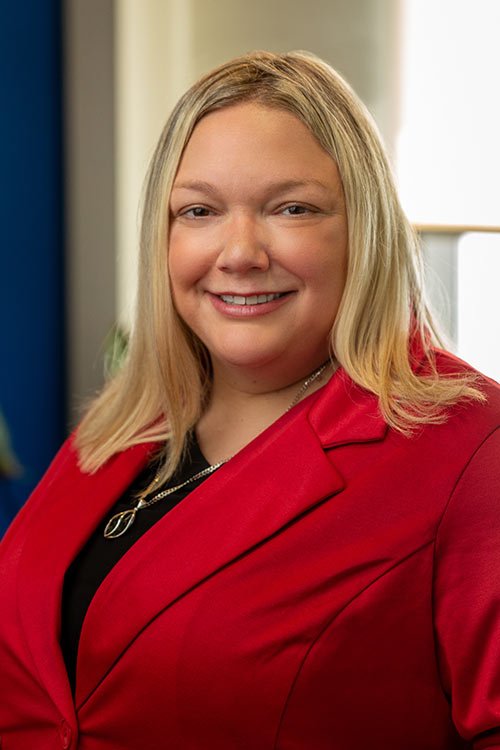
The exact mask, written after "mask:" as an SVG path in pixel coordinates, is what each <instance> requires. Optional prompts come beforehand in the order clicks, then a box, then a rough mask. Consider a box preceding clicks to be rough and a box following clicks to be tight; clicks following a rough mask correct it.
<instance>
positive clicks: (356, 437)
mask: <svg viewBox="0 0 500 750" xmlns="http://www.w3.org/2000/svg"><path fill="white" fill-rule="evenodd" d="M438 344H439V337H438V334H437V331H436V326H435V324H434V322H433V320H432V317H431V315H430V313H429V311H428V309H427V306H426V303H425V294H424V290H423V288H422V284H421V270H420V253H419V248H418V245H417V242H416V239H415V237H414V235H413V232H412V230H411V228H410V226H409V224H408V222H407V220H406V218H405V216H404V214H403V212H402V210H401V208H400V205H399V201H398V198H397V195H396V193H395V190H394V186H393V182H392V178H391V174H390V170H389V167H388V164H387V160H386V157H385V155H384V152H383V148H382V146H381V144H380V141H379V138H378V135H377V133H376V130H375V128H374V126H373V123H372V122H371V119H370V117H369V115H368V113H367V112H366V110H365V109H364V107H363V105H362V104H361V103H360V102H359V100H358V99H357V98H356V97H355V95H354V94H353V92H352V91H351V90H350V88H349V87H348V85H347V84H346V83H345V82H344V81H343V80H342V79H341V78H340V77H339V76H338V75H337V74H336V73H335V72H334V71H333V70H332V69H331V68H330V67H329V66H328V65H327V64H326V63H323V62H322V61H320V60H318V59H317V58H314V57H313V56H310V55H308V54H306V53H290V54H287V55H274V54H272V53H266V52H258V53H253V54H250V55H246V56H244V57H242V58H239V59H236V60H232V61H230V62H228V63H226V64H225V65H223V66H221V67H220V68H218V69H217V70H215V71H213V72H211V73H209V74H208V75H207V76H205V77H204V78H202V79H201V80H200V81H198V82H197V83H196V84H195V85H194V86H193V87H192V88H191V89H190V90H189V91H188V92H186V94H185V95H184V97H183V98H182V99H181V100H180V102H179V104H178V105H177V107H176V108H175V110H174V112H173V113H172V115H171V117H170V119H169V121H168V122H167V125H166V127H165V130H164V132H163V134H162V136H161V138H160V141H159V144H158V147H157V150H156V152H155V155H154V157H153V160H152V164H151V167H150V171H149V176H148V181H147V189H146V196H145V205H144V216H143V224H142V235H141V264H140V276H139V291H138V309H137V318H136V323H135V327H134V331H133V334H132V338H131V345H130V349H129V352H128V355H127V358H126V360H125V362H124V365H123V367H122V369H121V370H120V371H119V372H118V373H117V374H116V375H115V376H114V377H113V379H112V380H111V381H110V382H109V384H108V385H107V386H106V388H105V389H104V391H103V393H102V394H101V395H100V396H99V397H98V398H97V399H96V400H95V401H94V403H93V404H91V406H90V408H89V410H88V412H87V414H86V416H85V418H84V419H83V421H82V423H81V424H80V426H79V427H78V429H77V431H76V434H75V435H74V436H72V437H71V439H70V440H69V441H68V442H67V444H66V445H65V446H63V448H62V450H61V452H60V454H59V455H58V456H57V457H56V459H55V460H54V463H53V465H52V466H51V468H50V469H49V472H48V474H47V476H46V477H45V479H44V480H43V481H42V483H41V484H40V486H39V488H38V489H37V491H36V492H35V494H34V496H33V497H32V499H31V500H30V502H29V503H27V505H26V507H25V509H24V510H23V513H22V514H20V516H19V518H18V519H17V521H16V522H15V523H14V525H13V526H12V528H11V530H10V533H9V535H8V536H7V538H6V540H5V541H4V543H3V545H2V548H1V549H0V565H1V569H2V570H3V571H4V581H3V582H2V583H3V585H2V587H0V607H1V611H2V612H3V613H4V615H3V617H2V624H1V625H0V662H1V663H2V665H3V672H2V675H1V676H0V690H1V691H2V695H3V700H2V703H1V704H0V728H1V729H0V731H1V732H2V733H3V734H4V735H5V744H6V747H9V748H11V749H17V750H28V748H29V750H31V748H32V747H34V746H36V747H42V746H43V747H45V746H47V747H49V746H52V745H53V744H54V742H55V741H56V739H55V735H56V733H58V734H59V739H60V740H61V741H62V742H63V745H64V746H65V747H70V746H72V747H73V746H74V747H75V748H77V747H81V748H82V750H107V748H110V747H113V748H120V750H134V749H135V748H137V747H140V748H141V750H153V748H157V747H164V746H167V745H168V746H169V747H173V748H182V750H201V749H202V748H203V750H211V749H212V748H213V749H214V750H215V748H217V750H234V748H238V750H255V748H259V749H260V748H269V750H271V748H273V749H274V750H285V748H286V749H287V750H365V748H368V747H369V748H371V749H372V750H379V748H380V750H382V749H384V750H386V749H387V748H390V749H391V750H422V748H425V749H426V750H459V748H460V750H464V748H470V749H471V750H472V748H474V750H486V748H494V747H500V699H499V697H498V696H499V694H500V690H499V685H500V618H499V617H498V611H500V585H499V583H498V581H499V580H500V558H499V555H498V549H499V546H500V545H499V542H500V520H499V519H500V514H499V513H498V502H499V500H500V462H499V461H498V456H499V455H500V430H499V425H500V393H499V388H498V386H497V385H496V384H494V383H493V382H492V381H488V379H487V378H484V377H483V376H481V375H480V374H479V373H477V372H475V371H473V370H472V368H470V367H469V366H468V365H466V364H465V363H463V362H460V361H458V360H457V359H455V358H454V357H453V356H452V355H450V354H448V353H446V352H445V351H443V350H442V349H439V348H438ZM54 519H55V520H56V523H54ZM49 532H50V533H49ZM138 685H140V686H141V689H140V691H138V690H137V686H138ZM7 686H8V689H7ZM166 707H168V710H166ZM57 741H59V740H57Z"/></svg>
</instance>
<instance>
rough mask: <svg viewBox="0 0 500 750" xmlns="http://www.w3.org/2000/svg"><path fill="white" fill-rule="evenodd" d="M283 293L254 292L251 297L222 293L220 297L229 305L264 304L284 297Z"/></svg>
mask: <svg viewBox="0 0 500 750" xmlns="http://www.w3.org/2000/svg"><path fill="white" fill-rule="evenodd" d="M282 296H283V295H282V294H254V295H252V296H251V297H240V296H239V295H236V294H221V295H220V298H221V300H222V301H223V302H226V304H228V305H262V304H264V302H272V301H273V299H278V297H282Z"/></svg>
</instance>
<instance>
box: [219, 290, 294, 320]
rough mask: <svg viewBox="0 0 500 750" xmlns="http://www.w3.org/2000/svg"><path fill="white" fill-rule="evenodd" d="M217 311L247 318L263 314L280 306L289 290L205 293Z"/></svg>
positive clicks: (230, 315)
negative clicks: (248, 292) (256, 292)
mask: <svg viewBox="0 0 500 750" xmlns="http://www.w3.org/2000/svg"><path fill="white" fill-rule="evenodd" d="M207 294H208V296H209V298H210V301H211V303H212V305H213V306H214V307H215V309H216V310H218V312H220V313H222V314H224V315H227V316H229V317H232V318H249V317H256V316H258V315H264V314H266V313H269V312H272V311H273V310H276V309H278V308H279V307H281V306H282V305H283V304H284V303H285V302H286V301H287V299H288V298H289V296H290V294H291V292H261V293H258V294H248V295H242V294H234V293H229V292H228V293H226V292H224V293H223V294H213V293H212V292H208V293H207Z"/></svg>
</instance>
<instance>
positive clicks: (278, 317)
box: [169, 103, 347, 382]
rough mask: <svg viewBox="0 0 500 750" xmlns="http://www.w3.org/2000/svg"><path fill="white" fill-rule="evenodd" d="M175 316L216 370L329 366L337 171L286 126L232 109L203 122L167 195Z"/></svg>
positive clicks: (337, 264)
mask: <svg viewBox="0 0 500 750" xmlns="http://www.w3.org/2000/svg"><path fill="white" fill-rule="evenodd" d="M170 212H171V229H170V246H169V272H170V278H171V284H172V290H173V296H174V301H175V306H176V308H177V311H178V313H179V314H180V316H181V317H182V318H183V319H184V321H185V323H187V325H188V326H189V328H191V330H192V331H194V333H195V334H196V335H197V336H198V337H199V339H201V341H203V343H204V344H205V346H206V347H207V349H208V350H209V352H210V354H211V357H212V361H213V364H214V369H215V372H217V368H224V367H228V366H229V367H230V368H233V369H234V368H243V369H244V370H245V371H247V372H250V371H253V373H254V374H255V376H256V377H258V373H259V371H260V370H262V368H264V369H265V368H273V369H274V370H276V368H277V369H278V370H282V371H283V373H289V375H290V382H292V381H293V379H294V378H296V379H298V378H300V377H302V376H303V375H304V374H307V373H309V372H310V371H312V370H313V369H314V368H315V367H317V366H319V365H320V364H321V363H322V362H324V361H325V360H326V359H327V358H328V336H329V332H330V330H331V328H332V325H333V322H334V320H335V316H336V314H337V309H338V306H339V302H340V298H341V296H342V292H343V289H344V284H345V276H346V261H347V220H346V212H345V206H344V195H343V190H342V184H341V181H340V178H339V174H338V171H337V167H336V165H335V163H334V161H333V160H332V159H331V158H330V156H329V155H328V154H327V153H326V152H325V151H324V150H323V149H322V148H321V146H320V145H319V144H318V142H317V141H316V139H315V138H314V137H313V136H312V134H311V133H310V131H309V130H308V129H307V128H306V126H305V125H304V124H303V123H302V122H301V121H300V120H298V119H297V118H296V117H295V116H294V115H292V114H289V113H288V112H285V111H283V110H280V109H271V108H268V107H264V106H262V105H259V104H254V103H242V104H237V105H233V106H231V107H228V108H226V109H222V110H219V111H216V112H213V113H210V114H209V115H206V116H205V117H204V118H203V119H202V120H201V121H200V122H199V123H198V125H197V126H196V128H195V129H194V131H193V134H192V136H191V139H190V140H189V142H188V144H187V147H186V149H185V151H184V154H183V157H182V160H181V163H180V166H179V170H178V173H177V176H176V178H175V182H174V185H173V189H172V196H171V203H170Z"/></svg>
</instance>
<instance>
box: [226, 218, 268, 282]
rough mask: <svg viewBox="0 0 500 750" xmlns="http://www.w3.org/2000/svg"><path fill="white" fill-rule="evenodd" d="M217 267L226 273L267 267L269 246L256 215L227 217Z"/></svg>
mask: <svg viewBox="0 0 500 750" xmlns="http://www.w3.org/2000/svg"><path fill="white" fill-rule="evenodd" d="M217 267H218V268H219V269H220V270H222V271H226V272H228V273H242V272H245V271H249V270H251V269H258V270H262V271H265V270H267V268H269V247H268V243H267V241H266V237H265V231H264V228H263V227H262V224H261V221H260V220H259V218H258V217H254V216H248V215H245V216H237V217H234V218H230V219H228V222H227V224H226V227H225V231H224V233H223V236H222V238H221V248H220V253H219V256H218V258H217Z"/></svg>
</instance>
